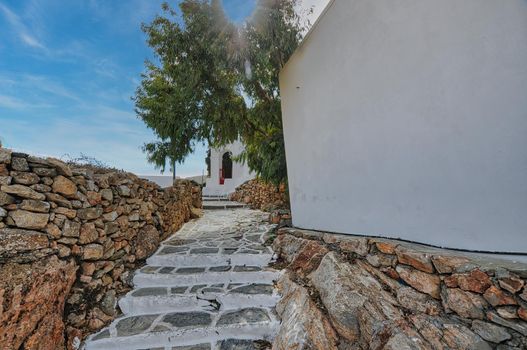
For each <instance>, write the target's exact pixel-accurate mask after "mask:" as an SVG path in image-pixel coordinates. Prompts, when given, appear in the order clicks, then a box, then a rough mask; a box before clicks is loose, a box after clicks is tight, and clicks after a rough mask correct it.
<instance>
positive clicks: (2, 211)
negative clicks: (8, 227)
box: [0, 207, 7, 218]
mask: <svg viewBox="0 0 527 350" xmlns="http://www.w3.org/2000/svg"><path fill="white" fill-rule="evenodd" d="M6 216H7V211H6V210H5V209H4V208H2V207H0V218H4V217H6Z"/></svg>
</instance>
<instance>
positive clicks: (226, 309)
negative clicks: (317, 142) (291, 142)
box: [85, 208, 279, 350]
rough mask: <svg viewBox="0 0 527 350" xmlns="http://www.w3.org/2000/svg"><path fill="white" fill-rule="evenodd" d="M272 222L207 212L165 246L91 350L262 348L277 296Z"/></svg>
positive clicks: (274, 325)
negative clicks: (270, 240) (270, 237)
mask: <svg viewBox="0 0 527 350" xmlns="http://www.w3.org/2000/svg"><path fill="white" fill-rule="evenodd" d="M272 227H273V225H269V224H268V223H267V214H264V213H262V212H259V211H255V210H250V209H245V208H242V209H230V210H212V211H205V215H204V216H203V218H201V219H199V220H195V221H192V222H189V223H187V224H185V225H184V226H183V228H182V229H181V230H180V231H178V232H177V233H176V234H175V235H174V236H172V237H171V238H169V239H168V240H167V241H165V242H164V243H163V244H162V245H161V247H160V248H159V250H158V251H157V252H156V253H155V254H154V255H153V256H152V257H150V258H149V259H148V260H147V265H146V266H145V267H143V268H142V269H140V270H139V271H137V272H136V274H135V276H134V286H135V289H134V290H133V291H131V292H130V293H128V294H127V295H126V296H125V297H123V298H122V299H121V300H120V301H119V306H120V307H121V310H122V311H123V313H124V316H122V317H121V318H119V319H116V320H115V321H114V322H113V323H112V324H111V325H110V326H109V327H108V328H105V329H103V330H102V331H101V332H99V333H98V334H95V335H93V336H91V337H90V338H89V339H88V340H87V342H86V345H85V349H86V350H113V349H126V350H138V349H141V350H142V349H149V350H250V349H255V350H256V349H265V348H266V347H265V345H264V344H265V342H263V341H257V342H255V341H254V340H267V341H270V340H272V338H273V336H274V335H275V334H276V333H277V331H278V327H279V321H278V320H277V317H276V315H275V312H274V306H275V304H276V302H277V301H278V299H279V296H278V294H277V292H276V290H275V289H274V286H273V281H274V280H276V279H277V278H278V277H279V273H278V272H277V271H275V270H272V269H270V268H269V267H267V265H268V263H269V262H270V261H271V259H272V256H273V253H272V251H271V249H270V248H269V247H267V246H264V245H263V242H264V241H265V240H266V238H267V236H268V233H269V230H270V229H272Z"/></svg>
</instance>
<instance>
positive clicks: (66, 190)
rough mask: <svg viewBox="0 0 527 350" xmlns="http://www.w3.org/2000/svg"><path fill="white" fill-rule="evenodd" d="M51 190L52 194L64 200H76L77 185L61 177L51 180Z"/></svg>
mask: <svg viewBox="0 0 527 350" xmlns="http://www.w3.org/2000/svg"><path fill="white" fill-rule="evenodd" d="M52 189H53V192H54V193H58V194H60V195H63V196H65V197H66V198H76V194H77V185H75V183H74V182H73V181H71V180H69V179H67V178H65V177H64V176H62V175H59V176H57V177H55V178H54V179H53V185H52Z"/></svg>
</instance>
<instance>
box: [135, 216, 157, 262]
mask: <svg viewBox="0 0 527 350" xmlns="http://www.w3.org/2000/svg"><path fill="white" fill-rule="evenodd" d="M159 241H160V237H159V232H158V231H157V229H156V228H155V227H154V226H152V225H147V226H145V227H144V228H142V229H141V230H140V231H139V233H138V234H137V242H136V250H135V255H136V258H137V259H139V260H143V259H146V258H147V257H149V256H150V255H152V254H153V253H154V252H155V251H156V249H157V247H158V246H159Z"/></svg>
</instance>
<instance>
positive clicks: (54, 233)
mask: <svg viewBox="0 0 527 350" xmlns="http://www.w3.org/2000/svg"><path fill="white" fill-rule="evenodd" d="M46 232H47V234H48V235H50V236H51V237H53V238H55V239H57V238H60V236H61V235H62V232H61V231H60V228H59V227H58V226H57V225H55V224H53V223H49V224H48V225H47V226H46Z"/></svg>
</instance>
